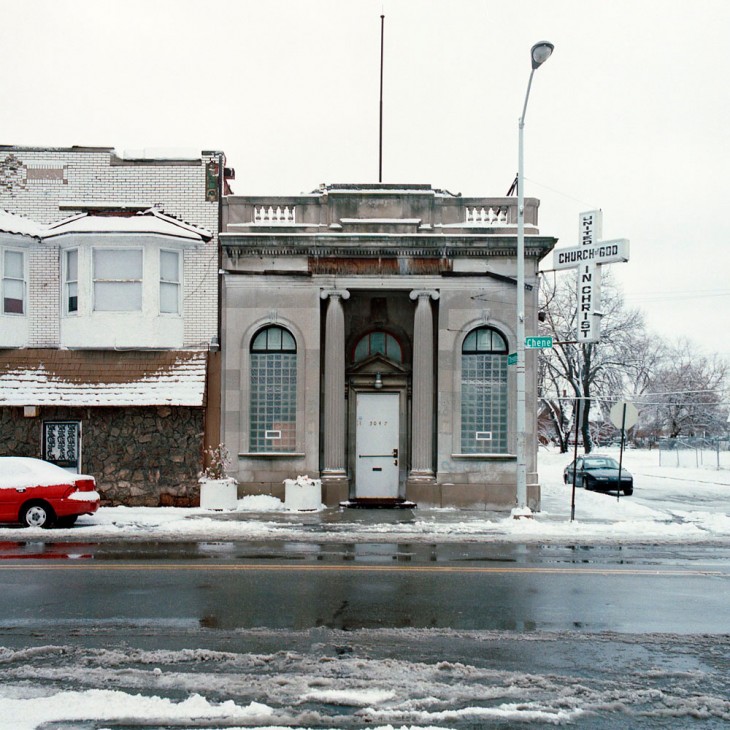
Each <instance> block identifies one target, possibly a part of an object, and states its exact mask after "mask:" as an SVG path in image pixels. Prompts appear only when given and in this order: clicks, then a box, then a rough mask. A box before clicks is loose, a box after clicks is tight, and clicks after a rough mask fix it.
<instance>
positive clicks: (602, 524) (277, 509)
mask: <svg viewBox="0 0 730 730" xmlns="http://www.w3.org/2000/svg"><path fill="white" fill-rule="evenodd" d="M607 453H610V454H611V455H613V456H614V457H616V458H618V456H619V454H618V449H615V450H607ZM571 460H572V454H568V455H566V454H559V453H557V452H556V451H546V450H541V451H540V454H539V473H540V482H541V485H542V510H541V511H540V512H538V513H535V514H534V515H533V517H532V518H531V519H512V517H511V515H509V514H508V513H498V512H476V511H467V510H449V509H415V510H412V511H409V510H404V511H403V512H402V513H400V512H398V513H393V512H392V511H390V510H385V511H379V510H376V511H363V510H341V509H338V508H330V509H325V508H324V507H323V508H322V509H321V510H319V511H318V512H314V513H313V512H291V511H289V510H287V509H286V508H285V504H283V503H282V502H281V501H280V500H278V499H276V498H274V497H270V496H252V497H245V498H244V499H241V500H239V501H238V508H237V509H236V511H235V512H233V511H225V512H220V511H210V510H204V509H200V508H190V509H184V508H174V507H158V508H152V507H102V508H101V509H100V510H99V511H98V512H97V514H95V515H93V516H84V517H81V518H80V519H79V521H78V523H77V525H76V526H75V527H74V528H71V529H68V530H60V529H59V530H51V531H48V530H41V528H25V529H20V528H12V527H3V528H0V539H7V540H12V539H28V538H29V537H31V534H32V535H33V536H35V537H40V536H42V538H43V539H44V540H46V541H56V542H57V541H68V540H71V539H72V540H78V539H83V540H168V541H196V540H243V541H253V540H287V541H292V540H299V541H306V542H314V541H316V542H355V541H357V540H370V541H377V542H391V541H394V540H398V539H405V540H409V541H411V542H419V541H420V542H430V541H434V540H438V541H441V542H467V541H473V540H479V541H481V542H484V541H493V542H500V541H512V542H545V541H547V542H557V541H566V540H567V541H575V540H581V541H591V542H594V543H601V542H623V543H631V542H633V543H646V542H651V543H654V544H656V543H685V544H686V543H702V542H704V543H708V542H709V543H716V542H723V543H725V542H730V469H717V468H716V467H713V466H712V465H705V466H702V465H699V466H696V465H693V466H690V467H683V466H676V463H675V462H676V460H675V458H674V457H672V458H670V459H667V457H666V454H665V455H664V456H663V461H664V464H663V465H661V466H660V465H659V452H657V451H655V450H654V451H646V450H627V451H626V452H624V456H623V466H624V468H626V469H628V470H629V471H630V472H631V473H632V474H633V475H634V482H635V491H634V494H633V495H632V496H631V497H625V496H621V497H620V498H618V499H617V498H616V496H615V495H609V494H599V493H595V492H587V491H585V490H583V489H577V490H576V495H575V519H574V521H571V519H570V517H571V492H572V489H571V487H570V486H566V485H565V484H563V476H562V474H563V468H564V467H565V466H566V464H567V463H568V462H569V461H571ZM667 461H670V462H672V465H671V466H670V465H667ZM364 512H370V514H369V515H365V514H364Z"/></svg>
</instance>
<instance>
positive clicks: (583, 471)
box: [563, 454, 634, 494]
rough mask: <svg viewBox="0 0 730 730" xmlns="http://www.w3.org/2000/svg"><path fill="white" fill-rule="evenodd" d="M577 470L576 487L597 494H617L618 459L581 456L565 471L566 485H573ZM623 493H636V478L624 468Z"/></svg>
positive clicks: (622, 474) (622, 469)
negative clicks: (611, 492) (591, 490)
mask: <svg viewBox="0 0 730 730" xmlns="http://www.w3.org/2000/svg"><path fill="white" fill-rule="evenodd" d="M574 470H575V485H576V486H577V487H585V488H586V489H593V490H595V491H597V492H608V491H613V492H615V491H616V490H617V488H618V471H619V464H618V461H616V459H613V458H611V457H610V456H599V455H597V454H595V455H594V454H591V455H590V456H579V457H578V458H577V459H576V460H575V461H574V462H572V461H571V462H570V464H568V466H566V467H565V470H564V471H563V481H564V482H565V483H566V484H572V483H573V471H574ZM621 491H622V492H623V493H624V494H633V493H634V477H632V476H631V474H630V473H629V471H628V470H627V469H625V468H624V467H623V466H622V468H621Z"/></svg>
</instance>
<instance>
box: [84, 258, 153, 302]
mask: <svg viewBox="0 0 730 730" xmlns="http://www.w3.org/2000/svg"><path fill="white" fill-rule="evenodd" d="M93 260H94V275H93V276H94V310H95V311H97V312H137V311H141V310H142V266H143V261H142V249H100V248H95V249H94V251H93Z"/></svg>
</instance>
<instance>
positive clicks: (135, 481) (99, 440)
mask: <svg viewBox="0 0 730 730" xmlns="http://www.w3.org/2000/svg"><path fill="white" fill-rule="evenodd" d="M43 421H79V422H80V423H81V429H82V432H83V454H82V463H83V471H84V472H85V473H88V474H92V475H93V476H94V477H95V479H96V484H97V489H98V491H99V493H100V494H101V497H102V504H103V505H126V506H129V507H132V506H145V507H158V506H175V507H191V506H195V505H197V504H198V500H199V485H198V472H199V469H200V449H201V442H200V435H201V431H202V426H203V411H202V409H201V408H190V407H184V406H179V407H172V408H170V407H167V406H158V407H156V408H67V407H60V408H52V407H43V408H41V409H39V413H38V418H25V417H24V415H23V409H22V408H0V434H1V436H0V454H4V455H7V454H13V455H14V456H32V457H34V458H40V457H41V455H42V454H41V452H40V450H39V444H40V427H41V426H40V424H41V423H42V422H43Z"/></svg>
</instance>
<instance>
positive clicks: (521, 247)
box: [515, 41, 554, 516]
mask: <svg viewBox="0 0 730 730" xmlns="http://www.w3.org/2000/svg"><path fill="white" fill-rule="evenodd" d="M553 48H554V46H553V44H552V43H548V42H547V41H540V42H539V43H536V44H535V45H534V46H533V47H532V49H531V51H530V55H531V58H532V70H531V71H530V79H529V81H528V82H527V93H526V94H525V103H524V105H523V106H522V116H520V120H519V152H518V156H517V420H516V427H517V510H518V511H521V512H523V513H524V512H525V511H527V512H529V508H528V507H527V454H526V451H525V440H526V434H525V423H526V399H525V191H524V178H525V169H524V166H525V159H524V157H525V154H524V130H525V113H526V112H527V101H528V99H529V98H530V87H531V86H532V77H533V75H534V74H535V70H536V69H538V68H539V67H540V66H541V65H542V64H543V63H545V61H547V60H548V58H550V55H551V54H552V52H553ZM515 516H518V515H515Z"/></svg>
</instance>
